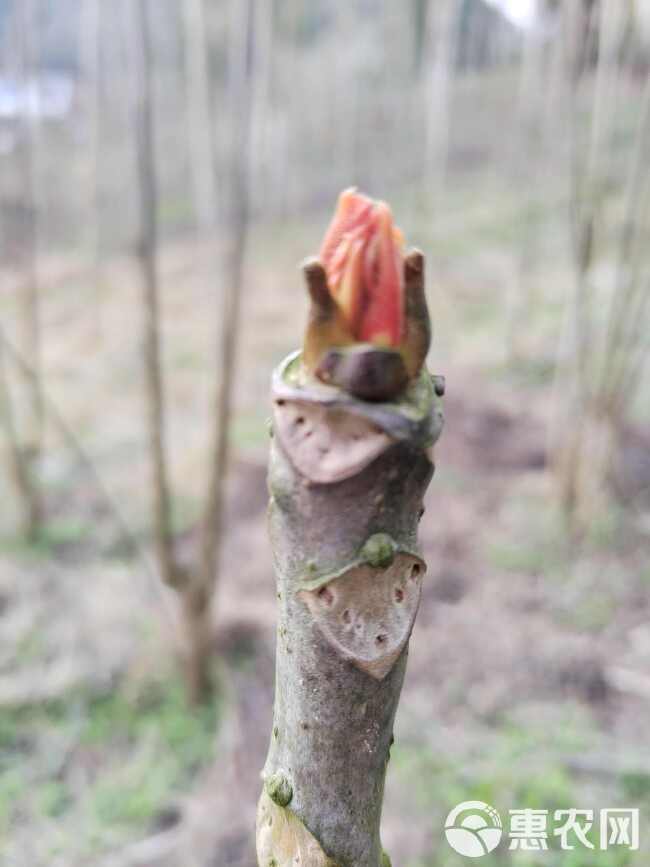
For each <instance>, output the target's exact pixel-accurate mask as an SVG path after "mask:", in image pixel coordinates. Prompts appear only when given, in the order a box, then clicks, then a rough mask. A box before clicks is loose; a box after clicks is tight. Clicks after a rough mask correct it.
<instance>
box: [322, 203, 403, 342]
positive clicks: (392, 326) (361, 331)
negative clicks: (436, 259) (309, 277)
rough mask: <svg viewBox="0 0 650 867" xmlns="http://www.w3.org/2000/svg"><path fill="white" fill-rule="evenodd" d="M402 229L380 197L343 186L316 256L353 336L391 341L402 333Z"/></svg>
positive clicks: (398, 337) (396, 339)
mask: <svg viewBox="0 0 650 867" xmlns="http://www.w3.org/2000/svg"><path fill="white" fill-rule="evenodd" d="M402 246H403V237H402V233H401V232H400V231H399V229H397V228H396V227H395V225H394V223H393V215H392V213H391V210H390V208H389V207H388V205H387V204H386V203H385V202H375V201H373V200H372V199H370V198H369V197H368V196H364V195H362V194H361V193H358V192H357V191H356V190H355V189H354V188H350V189H347V190H344V191H343V192H342V193H341V195H340V196H339V201H338V205H337V209H336V213H335V214H334V218H333V220H332V222H331V224H330V226H329V228H328V230H327V232H326V234H325V238H324V239H323V244H322V246H321V250H320V257H319V258H320V260H321V263H322V264H323V267H324V268H325V271H326V274H327V282H328V286H329V291H330V293H331V295H332V297H333V298H334V300H335V301H336V303H337V305H338V307H339V309H340V310H341V312H342V313H343V316H344V317H345V319H346V321H347V323H348V326H349V328H350V330H351V331H352V334H353V336H354V337H355V338H356V339H357V340H359V341H364V342H366V341H367V342H369V343H376V344H379V345H383V346H397V345H399V343H400V342H401V340H402V337H403V332H404V276H403V272H404V257H403V253H402Z"/></svg>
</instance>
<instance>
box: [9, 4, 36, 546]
mask: <svg viewBox="0 0 650 867" xmlns="http://www.w3.org/2000/svg"><path fill="white" fill-rule="evenodd" d="M13 26H14V33H15V40H14V52H13V56H14V57H15V72H16V80H17V83H18V84H19V87H20V89H21V90H22V93H23V95H24V97H25V98H24V99H23V101H22V105H21V107H20V110H19V114H18V125H17V126H18V129H17V158H18V177H19V191H20V193H19V194H20V202H19V204H18V206H17V208H16V214H15V218H16V220H17V223H18V225H17V228H16V235H17V236H18V239H19V240H18V246H19V259H20V262H19V271H20V276H19V286H18V319H19V321H18V325H19V336H18V346H19V350H20V353H21V355H22V358H23V359H24V360H25V362H26V366H27V367H28V368H29V370H30V371H31V375H30V376H26V375H25V374H24V371H23V370H22V369H20V370H18V371H17V377H16V385H17V388H16V390H15V392H16V393H17V394H18V395H19V396H20V397H21V398H22V400H21V401H20V402H18V406H19V407H21V408H22V407H24V411H23V412H16V411H15V410H14V405H13V397H14V395H13V394H12V389H11V384H10V380H9V370H8V368H7V365H6V362H4V361H3V364H2V372H1V373H0V379H1V380H2V381H1V392H2V395H1V402H2V413H1V416H2V423H3V426H4V431H5V435H6V438H7V443H8V455H9V464H10V470H11V476H12V478H13V480H14V484H15V489H16V492H17V496H18V499H19V501H20V503H21V507H22V528H23V532H24V534H25V536H26V537H27V538H30V539H33V538H34V537H35V536H36V535H37V533H38V530H39V527H40V525H41V521H42V503H41V496H40V489H39V482H38V478H37V474H38V469H39V463H40V458H41V453H42V447H43V426H44V412H43V381H42V367H41V324H40V303H39V281H38V260H37V256H38V226H37V202H36V177H35V174H36V153H37V147H38V142H37V137H38V130H37V118H36V112H37V106H36V105H35V104H34V102H33V100H34V99H35V96H36V86H37V82H38V67H37V63H36V52H35V45H34V29H35V28H34V7H33V4H32V0H23V2H21V3H20V4H18V5H17V7H16V12H15V16H14V19H13ZM27 96H29V99H27Z"/></svg>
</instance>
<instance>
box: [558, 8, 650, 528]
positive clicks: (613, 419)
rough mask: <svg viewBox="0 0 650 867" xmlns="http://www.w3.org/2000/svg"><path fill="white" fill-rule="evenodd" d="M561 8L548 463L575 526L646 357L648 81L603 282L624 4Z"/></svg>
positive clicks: (609, 455) (601, 485)
mask: <svg viewBox="0 0 650 867" xmlns="http://www.w3.org/2000/svg"><path fill="white" fill-rule="evenodd" d="M563 13H564V16H565V20H564V25H565V31H566V36H567V40H568V45H569V49H570V50H569V52H568V60H567V69H566V82H567V94H568V110H567V113H568V118H569V129H570V143H571V165H570V179H571V184H570V190H571V196H570V210H571V230H572V232H571V237H572V246H571V251H572V257H573V265H574V293H573V296H572V298H571V300H570V303H569V305H568V309H567V325H566V329H565V339H564V341H563V343H562V347H561V356H560V358H559V360H558V365H557V373H556V396H557V399H556V419H555V435H554V465H555V469H556V478H557V482H558V488H559V494H560V498H561V502H562V504H563V506H564V508H565V511H566V513H567V515H568V516H569V518H570V520H571V522H572V524H573V526H574V527H576V528H578V529H580V528H582V527H583V526H584V525H585V524H587V523H588V522H589V521H590V520H591V518H592V517H593V516H594V514H595V513H596V512H597V510H598V508H599V506H601V505H602V502H603V499H604V497H605V495H606V488H607V482H608V481H609V479H610V476H611V472H612V469H613V465H614V459H615V456H616V455H617V453H618V452H619V445H620V437H621V434H622V431H623V429H624V428H625V425H626V424H627V422H628V419H629V411H630V407H631V406H632V404H633V402H634V400H635V398H636V395H637V394H638V385H639V380H638V378H637V377H638V375H639V372H640V371H641V370H642V369H643V362H644V360H645V357H646V348H645V345H644V341H645V336H644V335H645V332H646V331H647V327H648V324H650V323H649V322H648V314H649V312H650V310H649V304H648V300H647V299H648V294H649V291H650V274H649V272H648V253H647V244H646V243H645V239H646V238H647V232H648V228H649V226H648V219H649V213H648V211H649V208H650V171H649V170H648V161H647V153H648V147H649V146H650V78H647V80H646V84H645V93H644V96H643V100H642V111H641V116H640V120H639V123H638V126H637V132H636V142H635V145H634V148H633V151H634V154H635V155H634V157H633V159H632V160H630V164H629V165H628V166H627V167H626V168H627V193H626V196H625V201H624V218H623V222H622V228H621V230H620V232H617V233H616V241H615V244H616V254H615V271H614V274H613V276H612V277H611V279H610V280H609V281H607V282H606V285H603V284H604V283H605V281H604V280H603V278H602V275H601V274H599V273H598V267H597V266H598V264H599V254H600V253H601V248H602V247H603V246H604V243H605V242H606V240H607V234H608V233H607V229H608V225H607V221H608V216H609V207H608V206H609V202H608V196H610V195H611V193H610V190H611V189H612V186H613V184H614V175H613V172H614V170H615V164H614V161H613V139H614V131H615V123H616V118H617V110H618V109H619V108H620V106H621V105H624V104H625V100H623V99H622V91H621V84H622V83H625V82H626V80H627V83H628V84H629V83H630V82H631V81H633V77H632V76H631V75H630V74H629V69H628V68H627V66H626V64H627V58H626V55H625V52H624V51H623V43H624V40H625V34H626V32H627V24H626V10H625V9H624V7H623V6H622V5H621V4H618V3H617V2H616V0H601V3H600V4H598V5H593V6H590V7H589V8H588V10H587V11H586V12H585V11H584V10H583V7H579V8H577V9H576V8H574V7H568V9H567V10H563ZM585 16H586V20H585ZM585 42H586V44H585ZM594 57H596V67H595V71H594V72H593V76H592V74H591V72H592V59H593V58H594ZM589 85H592V88H593V96H592V97H591V99H590V111H589V123H588V127H587V130H586V133H583V132H582V130H581V127H580V117H581V108H582V102H581V97H582V99H584V93H585V89H586V88H587V87H588V86H589Z"/></svg>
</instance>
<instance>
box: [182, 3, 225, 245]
mask: <svg viewBox="0 0 650 867" xmlns="http://www.w3.org/2000/svg"><path fill="white" fill-rule="evenodd" d="M183 12H184V35H185V51H184V57H185V83H186V100H185V102H186V107H187V121H188V139H189V154H190V174H191V179H192V192H193V198H194V211H195V217H196V222H197V225H198V227H199V230H200V232H201V233H202V234H207V233H209V232H211V231H214V228H215V223H216V215H217V191H216V173H215V165H214V160H215V145H214V113H213V108H212V101H213V97H212V92H211V86H210V67H209V56H208V38H207V34H206V15H205V7H204V0H183Z"/></svg>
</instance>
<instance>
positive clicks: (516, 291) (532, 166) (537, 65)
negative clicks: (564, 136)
mask: <svg viewBox="0 0 650 867" xmlns="http://www.w3.org/2000/svg"><path fill="white" fill-rule="evenodd" d="M538 5H539V4H538ZM535 14H536V15H537V16H538V17H537V25H536V26H534V27H530V28H529V29H528V30H527V32H526V34H525V36H524V50H523V57H522V63H521V70H520V80H519V93H518V98H517V112H516V117H515V129H514V135H513V137H512V145H511V146H510V147H508V146H506V147H505V148H504V154H505V157H506V160H507V166H506V172H507V173H509V174H510V175H511V177H512V183H513V187H514V189H515V190H517V191H520V195H521V211H522V213H521V218H520V220H519V225H520V233H521V241H520V245H519V251H518V256H517V269H516V274H515V277H514V279H513V281H512V286H511V289H510V292H509V298H508V315H507V322H506V353H507V359H508V361H509V362H510V363H511V364H512V363H516V362H517V361H518V360H519V359H520V358H521V357H522V355H523V354H524V350H523V346H522V339H524V338H525V337H526V334H527V329H526V327H525V326H526V323H527V322H530V320H531V318H532V317H531V314H532V311H533V306H534V304H535V293H534V289H533V286H532V283H531V280H532V276H531V272H532V271H533V269H534V267H535V264H536V261H537V241H538V239H537V222H538V213H539V210H540V205H541V202H540V198H541V188H542V178H543V175H544V174H545V170H546V168H547V159H548V151H549V150H551V148H550V144H549V142H548V141H547V135H546V133H547V127H546V125H545V124H544V100H545V93H546V89H547V82H548V81H549V77H550V76H549V67H550V65H551V63H550V60H549V51H548V50H545V45H544V40H545V34H544V32H543V30H542V27H541V19H540V17H539V16H540V15H541V11H540V9H539V8H537V9H536V10H535ZM555 131H556V130H554V132H555Z"/></svg>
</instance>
